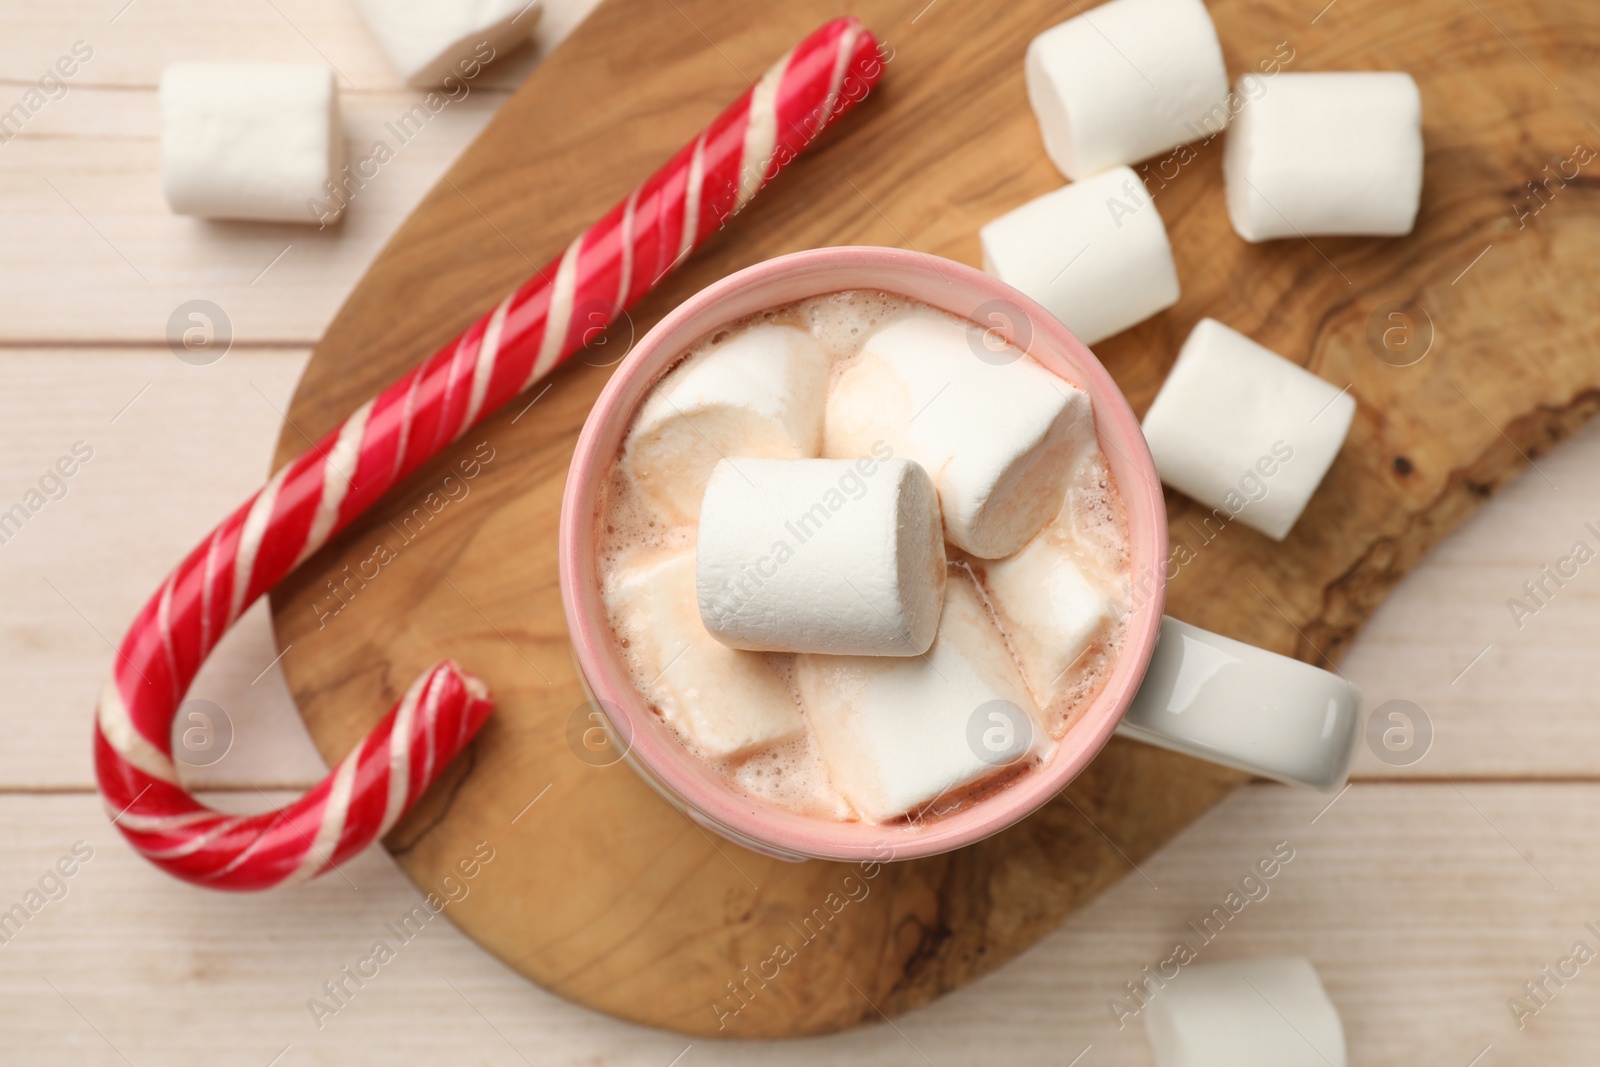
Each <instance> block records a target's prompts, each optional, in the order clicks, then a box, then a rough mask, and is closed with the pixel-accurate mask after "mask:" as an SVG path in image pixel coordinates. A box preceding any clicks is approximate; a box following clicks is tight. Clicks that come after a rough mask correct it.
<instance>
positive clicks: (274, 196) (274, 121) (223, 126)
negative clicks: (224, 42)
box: [160, 63, 344, 223]
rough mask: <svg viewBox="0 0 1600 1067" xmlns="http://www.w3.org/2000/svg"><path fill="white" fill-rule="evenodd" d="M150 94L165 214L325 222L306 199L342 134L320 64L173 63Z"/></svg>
mask: <svg viewBox="0 0 1600 1067" xmlns="http://www.w3.org/2000/svg"><path fill="white" fill-rule="evenodd" d="M160 98H161V186H162V190H163V192H164V193H165V194H166V198H167V204H168V206H170V207H171V208H172V210H173V211H174V212H176V213H177V214H179V215H198V216H200V217H202V218H217V219H260V220H266V221H272V222H306V223H314V222H318V221H323V222H326V221H328V219H329V215H328V214H327V213H325V212H324V213H319V211H318V210H316V209H315V208H314V205H315V204H316V203H317V202H318V201H321V200H323V199H324V198H325V197H326V196H327V195H328V190H329V183H330V182H332V181H333V180H334V177H335V175H337V174H338V172H339V169H340V168H341V167H342V166H343V165H344V141H343V135H342V133H341V130H340V125H339V102H338V97H337V95H336V94H335V92H334V85H333V72H332V71H331V70H329V69H328V68H327V67H322V66H316V65H314V64H303V63H174V64H172V65H171V66H169V67H167V69H166V70H165V71H163V72H162V74H161V89H160ZM334 215H335V216H336V215H337V211H335V212H334Z"/></svg>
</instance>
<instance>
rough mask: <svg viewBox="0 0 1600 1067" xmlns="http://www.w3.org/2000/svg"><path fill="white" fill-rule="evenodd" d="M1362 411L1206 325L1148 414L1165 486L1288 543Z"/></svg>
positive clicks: (1310, 377) (1278, 359) (1148, 432)
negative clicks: (1287, 536)
mask: <svg viewBox="0 0 1600 1067" xmlns="http://www.w3.org/2000/svg"><path fill="white" fill-rule="evenodd" d="M1355 413H1356V402H1355V400H1354V398H1352V397H1351V396H1350V394H1349V392H1348V391H1346V390H1341V389H1336V388H1334V387H1333V386H1332V385H1330V384H1328V383H1327V382H1325V381H1323V380H1322V379H1321V378H1318V377H1317V376H1316V375H1315V374H1312V373H1311V372H1310V371H1308V370H1306V369H1304V368H1303V367H1300V366H1298V365H1296V364H1294V363H1291V362H1289V361H1288V360H1287V359H1284V358H1283V357H1282V356H1280V355H1278V354H1277V353H1276V352H1273V351H1272V350H1271V349H1268V348H1263V347H1262V346H1261V345H1258V344H1256V343H1255V342H1254V341H1252V340H1250V338H1248V337H1246V336H1244V335H1243V334H1241V333H1239V332H1237V331H1235V330H1230V329H1229V328H1228V327H1226V326H1224V325H1222V323H1220V322H1218V321H1216V320H1215V319H1201V320H1200V321H1199V322H1198V323H1196V324H1195V327H1194V329H1193V330H1192V331H1191V332H1190V334H1189V339H1188V340H1186V341H1184V343H1183V349H1182V350H1181V351H1180V352H1179V353H1178V361H1177V362H1176V363H1174V364H1173V366H1172V371H1171V373H1169V374H1168V375H1167V380H1166V381H1165V382H1164V383H1162V386H1161V391H1160V392H1159V393H1157V394H1156V399H1155V402H1154V403H1152V404H1151V405H1150V410H1149V411H1148V412H1146V413H1145V417H1144V436H1145V440H1146V441H1148V442H1149V444H1150V454H1151V455H1152V456H1153V457H1154V458H1155V461H1156V470H1157V471H1159V472H1160V474H1161V480H1162V481H1163V482H1166V483H1167V484H1168V485H1170V486H1172V487H1173V488H1174V489H1177V490H1180V491H1181V492H1184V493H1187V494H1188V495H1189V496H1191V497H1193V498H1194V499H1195V500H1198V501H1199V502H1200V503H1202V504H1208V505H1210V506H1211V507H1212V508H1218V509H1222V510H1223V511H1224V512H1225V513H1226V517H1225V518H1224V522H1226V521H1228V520H1229V519H1238V520H1239V521H1240V522H1242V523H1244V524H1245V525H1247V526H1253V527H1255V528H1256V529H1257V530H1260V531H1261V532H1262V533H1264V534H1266V535H1267V536H1268V537H1270V538H1272V539H1273V540H1275V541H1281V540H1283V539H1284V537H1285V536H1286V535H1287V534H1288V533H1289V530H1290V528H1291V527H1293V526H1294V524H1295V520H1297V519H1298V518H1299V517H1300V513H1301V512H1302V511H1304V510H1305V506H1306V502H1307V501H1308V500H1310V499H1311V494H1312V493H1313V492H1315V491H1316V488H1317V486H1318V485H1319V484H1321V482H1322V476H1323V475H1325V474H1327V473H1328V468H1329V467H1330V466H1331V465H1332V464H1333V458H1334V456H1336V455H1337V454H1338V452H1339V446H1340V445H1341V444H1343V443H1344V438H1345V434H1346V433H1348V432H1349V430H1350V422H1351V420H1352V419H1354V418H1355Z"/></svg>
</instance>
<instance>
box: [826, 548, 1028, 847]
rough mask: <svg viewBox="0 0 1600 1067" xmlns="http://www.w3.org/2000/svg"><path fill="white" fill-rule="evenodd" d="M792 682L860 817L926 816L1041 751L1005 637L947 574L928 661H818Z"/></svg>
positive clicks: (972, 592)
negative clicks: (927, 811)
mask: <svg viewBox="0 0 1600 1067" xmlns="http://www.w3.org/2000/svg"><path fill="white" fill-rule="evenodd" d="M795 675H796V681H797V682H798V685H799V689H800V702H801V704H802V705H803V707H804V708H805V715H806V720H807V722H809V723H810V726H811V732H812V736H813V737H814V738H815V739H816V742H817V746H818V748H819V750H820V751H821V752H822V757H823V760H824V762H825V763H826V764H827V766H828V774H829V777H830V778H831V779H832V781H833V785H834V788H836V789H837V790H838V791H839V793H840V794H841V795H843V797H844V798H845V800H846V801H848V802H849V803H850V805H851V806H852V807H853V808H854V809H855V810H856V811H857V812H858V813H859V814H860V815H861V816H862V817H863V818H865V819H868V820H870V821H873V822H886V821H888V820H890V819H894V818H896V817H898V816H901V815H905V814H907V813H908V812H913V811H917V810H919V809H922V808H924V807H929V806H931V807H933V808H934V810H935V812H937V810H938V808H939V805H937V804H935V803H934V802H935V801H939V800H941V798H949V797H950V795H951V793H952V792H954V791H958V790H960V789H961V788H962V787H963V786H967V785H971V784H973V783H976V782H978V781H980V780H982V779H984V778H986V777H989V776H990V775H992V774H994V773H996V772H997V771H998V770H999V769H1000V768H1003V767H1005V766H1007V765H1010V764H1014V763H1016V762H1018V761H1021V760H1023V759H1025V758H1027V757H1029V756H1030V755H1031V754H1034V753H1036V752H1038V751H1039V750H1040V749H1041V748H1042V747H1044V746H1045V745H1047V743H1048V739H1047V737H1046V735H1045V734H1044V731H1043V729H1042V728H1040V727H1039V726H1038V725H1037V723H1038V721H1039V720H1038V711H1037V709H1036V708H1035V706H1034V703H1033V700H1032V697H1031V696H1030V695H1029V693H1028V690H1027V687H1026V686H1025V685H1024V684H1023V681H1022V677H1021V675H1020V674H1018V672H1017V667H1016V664H1015V662H1014V661H1013V660H1012V658H1011V654H1010V651H1009V650H1008V649H1007V648H1006V643H1005V639H1004V638H1003V637H1002V636H1001V635H1000V631H999V630H998V629H996V627H995V624H994V621H993V620H992V619H991V618H990V617H989V613H988V611H987V610H985V608H984V606H983V602H982V601H981V600H980V599H979V597H978V592H977V589H976V588H975V587H974V586H973V584H972V582H971V580H970V579H968V578H966V577H964V576H952V577H951V579H950V581H949V583H948V585H947V586H946V589H945V603H944V614H943V616H942V618H941V619H940V621H939V634H938V636H937V637H936V638H935V639H934V642H933V646H932V647H931V648H930V649H929V650H928V653H927V655H925V656H912V657H889V656H816V655H804V656H800V657H799V658H798V660H797V666H796V671H795Z"/></svg>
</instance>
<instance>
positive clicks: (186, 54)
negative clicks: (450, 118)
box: [0, 0, 597, 110]
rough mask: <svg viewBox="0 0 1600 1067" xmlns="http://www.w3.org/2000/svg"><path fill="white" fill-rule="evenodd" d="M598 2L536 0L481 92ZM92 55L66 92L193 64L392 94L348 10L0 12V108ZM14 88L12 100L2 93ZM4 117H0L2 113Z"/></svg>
mask: <svg viewBox="0 0 1600 1067" xmlns="http://www.w3.org/2000/svg"><path fill="white" fill-rule="evenodd" d="M596 2H597V0H543V6H544V12H543V14H542V15H539V16H538V17H537V18H535V17H534V15H533V13H530V14H529V16H526V17H524V18H523V19H522V21H523V22H524V23H527V24H529V37H530V38H531V40H530V42H529V43H528V44H527V45H524V46H521V47H514V48H509V49H506V50H505V51H504V52H502V53H501V56H500V57H499V61H498V62H497V63H495V64H492V65H491V66H490V67H489V68H487V69H486V70H485V72H484V74H483V75H482V84H483V85H484V86H485V87H493V88H500V89H508V88H513V87H515V86H516V85H517V84H519V83H520V82H521V81H522V79H523V78H524V77H526V76H527V74H528V71H529V70H531V69H533V67H534V66H535V65H537V63H538V61H539V60H540V59H541V58H543V57H544V56H545V55H546V54H548V53H549V51H550V50H551V49H553V48H554V47H555V46H556V44H558V43H559V42H560V41H561V40H562V38H564V37H565V36H566V35H567V34H568V33H570V32H571V30H572V28H573V27H574V26H576V25H577V24H578V23H579V22H580V21H582V19H583V17H584V16H585V15H587V14H588V12H589V10H590V9H591V8H593V7H594V5H595V3H596ZM78 40H81V41H84V42H85V43H86V44H87V45H88V46H89V47H90V48H92V49H93V50H94V55H93V58H91V59H90V60H88V61H87V62H86V63H84V64H83V67H82V69H81V71H80V72H79V73H78V74H77V75H75V76H74V77H73V78H72V79H71V81H70V84H71V85H72V86H78V87H81V86H87V85H96V86H115V87H118V88H124V89H128V88H132V89H153V88H154V87H155V86H156V84H157V82H159V81H160V78H161V71H162V68H164V67H165V66H166V65H167V64H168V63H173V62H179V61H184V60H192V59H196V58H206V59H216V60H230V61H242V62H259V63H325V64H327V65H329V66H332V67H333V68H334V69H335V70H337V71H338V72H339V75H340V82H339V88H340V91H341V92H351V91H356V92H360V91H365V90H371V89H395V88H399V87H400V85H401V82H400V79H399V78H398V77H397V76H396V75H395V73H394V71H393V70H392V69H391V68H390V67H389V64H388V61H387V60H386V59H385V58H384V55H383V52H382V50H381V49H380V48H379V46H378V42H377V39H376V38H374V37H373V36H372V33H371V31H370V30H368V29H367V27H366V24H365V23H364V22H362V20H361V16H360V13H359V12H358V11H357V9H356V5H355V4H354V3H353V0H271V2H270V3H247V4H237V5H223V6H219V5H217V4H209V3H206V2H205V0H174V2H169V0H160V2H152V0H132V2H131V3H130V2H129V0H67V2H62V3H52V4H50V5H49V6H48V7H27V6H25V5H15V4H8V5H5V6H4V8H0V99H4V100H5V101H6V103H5V106H6V107H9V106H10V104H11V100H10V99H7V97H8V96H20V89H22V88H25V87H26V86H27V85H29V84H32V83H34V82H36V81H37V79H38V78H39V77H40V76H41V75H42V74H43V73H44V72H45V71H46V70H48V69H50V67H51V65H52V64H53V63H54V62H55V61H56V59H57V57H59V56H60V55H62V54H63V53H65V52H66V51H67V50H68V49H69V48H70V47H71V45H72V43H73V42H74V41H78ZM13 87H16V88H17V89H18V90H19V91H15V92H12V91H9V90H11V89H12V88H13ZM0 110H3V108H0Z"/></svg>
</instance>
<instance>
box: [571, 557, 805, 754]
mask: <svg viewBox="0 0 1600 1067" xmlns="http://www.w3.org/2000/svg"><path fill="white" fill-rule="evenodd" d="M694 585H695V562H694V553H693V552H687V551H686V552H680V553H676V554H672V555H666V556H659V557H654V558H649V559H646V560H644V561H642V562H640V563H637V564H634V565H631V566H625V567H622V568H619V569H618V570H617V571H616V572H615V574H614V580H612V581H611V582H609V583H608V584H607V587H606V588H605V590H604V591H603V593H604V596H605V599H606V602H607V607H608V609H609V612H610V615H611V618H612V620H613V622H614V624H615V625H616V627H617V630H618V636H619V637H620V638H621V639H622V640H623V641H625V642H626V656H627V659H628V662H629V666H630V667H631V669H632V671H633V673H634V676H635V678H636V679H637V680H638V684H639V685H640V687H641V691H642V692H643V693H644V695H645V698H646V699H647V700H649V701H650V703H651V704H653V705H654V706H655V707H656V708H657V709H659V710H660V712H661V715H662V717H663V718H664V719H666V720H667V722H669V723H670V724H672V726H674V727H675V728H676V729H677V730H678V732H679V733H680V734H682V735H683V736H684V737H686V738H687V739H688V740H689V742H690V743H691V744H693V745H694V746H695V747H697V748H699V749H700V750H701V751H702V752H704V753H705V754H706V755H708V756H712V757H721V756H733V755H739V754H742V753H745V752H750V751H753V750H755V749H757V748H760V747H763V746H765V745H770V744H776V743H778V742H780V741H784V740H787V739H789V738H792V737H796V736H798V735H799V733H800V731H801V730H802V729H804V724H803V723H802V721H801V718H800V709H799V707H798V706H797V705H796V703H795V699H794V695H793V693H792V692H791V690H790V688H789V683H788V680H787V679H786V678H785V677H784V675H783V673H782V672H781V671H780V670H779V668H778V666H777V664H776V663H775V662H774V660H773V658H772V657H770V656H768V655H766V654H764V653H760V652H741V651H739V650H737V649H732V648H729V647H727V646H726V645H723V644H721V643H719V642H718V641H716V640H715V639H714V638H712V636H711V635H710V634H708V633H707V632H706V628H705V627H704V626H703V625H701V622H700V613H699V612H698V611H697V610H696V609H695V589H694Z"/></svg>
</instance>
